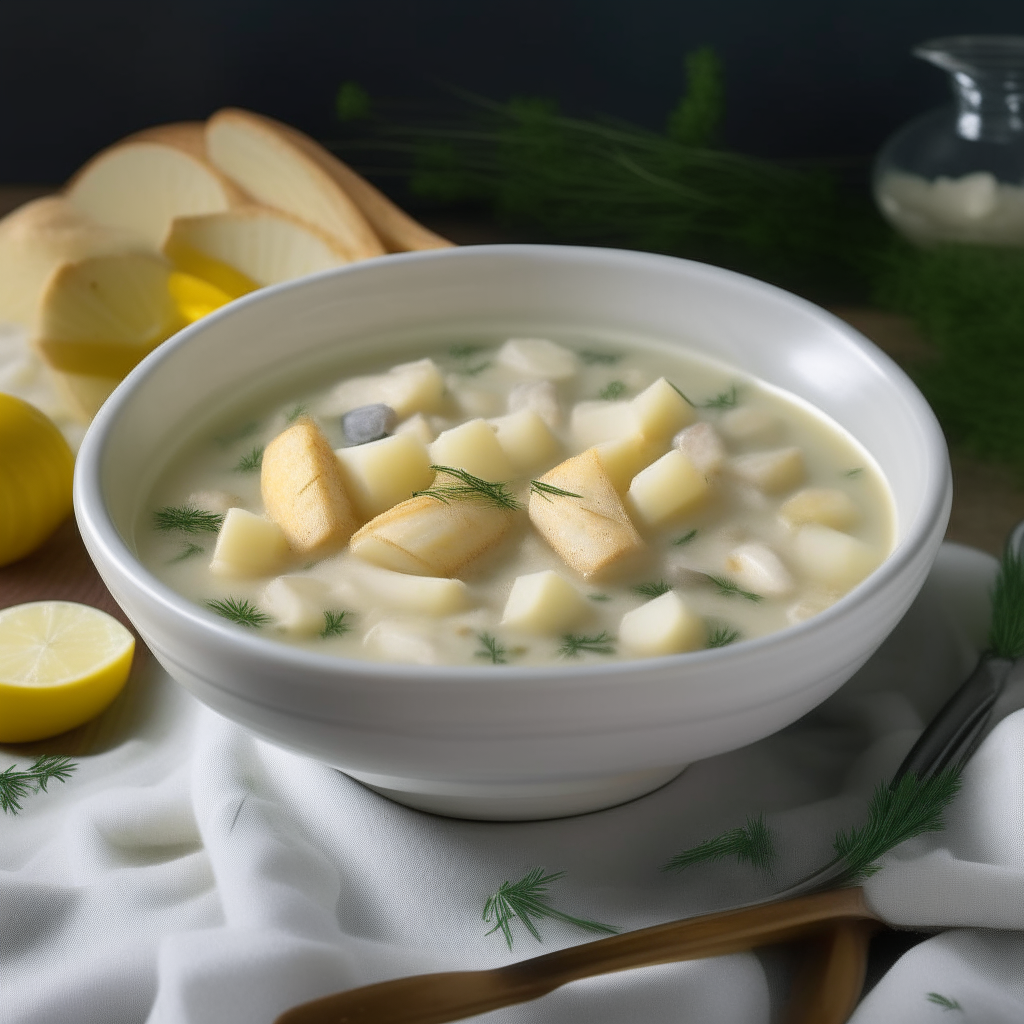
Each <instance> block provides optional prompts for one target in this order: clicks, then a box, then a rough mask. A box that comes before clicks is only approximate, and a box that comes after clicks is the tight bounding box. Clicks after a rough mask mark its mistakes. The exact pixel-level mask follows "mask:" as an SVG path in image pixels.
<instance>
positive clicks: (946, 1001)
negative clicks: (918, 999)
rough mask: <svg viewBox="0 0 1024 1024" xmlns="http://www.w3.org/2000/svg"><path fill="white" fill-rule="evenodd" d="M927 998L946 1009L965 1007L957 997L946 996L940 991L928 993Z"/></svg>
mask: <svg viewBox="0 0 1024 1024" xmlns="http://www.w3.org/2000/svg"><path fill="white" fill-rule="evenodd" d="M925 999H927V1000H928V1002H929V1003H934V1004H935V1005H936V1006H941V1007H942V1008H943V1009H944V1010H962V1009H963V1007H962V1006H961V1005H960V1004H959V1003H958V1002H957V1001H956V1000H955V999H950V998H949V996H944V995H942V994H941V993H940V992H929V993H928V995H926V996H925Z"/></svg>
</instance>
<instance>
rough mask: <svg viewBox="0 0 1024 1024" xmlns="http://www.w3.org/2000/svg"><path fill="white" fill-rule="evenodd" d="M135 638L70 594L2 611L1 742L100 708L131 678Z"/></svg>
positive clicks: (34, 736) (53, 731) (49, 729)
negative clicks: (58, 599)
mask: <svg viewBox="0 0 1024 1024" xmlns="http://www.w3.org/2000/svg"><path fill="white" fill-rule="evenodd" d="M134 653H135V638H134V637H133V636H132V634H131V633H130V632H129V631H128V630H127V629H125V628H124V626H122V625H121V623H120V622H118V621H117V620H116V619H114V618H112V617H111V616H110V615H107V613H106V612H101V611H100V610H99V609H97V608H90V607H89V606H88V605H84V604H75V603H73V602H71V601H36V602H33V603H32V604H19V605H15V606H14V607H13V608H5V609H3V611H0V743H25V742H28V741H30V740H40V739H45V738H46V737H47V736H56V735H57V734H58V733H62V732H66V731H67V730H68V729H73V728H75V726H77V725H81V724H82V723H83V722H87V721H88V720H89V719H90V718H93V717H95V716H96V715H98V714H99V713H100V712H101V711H102V710H103V709H104V708H105V707H107V705H108V704H110V702H111V701H112V700H113V699H114V698H115V697H116V696H117V695H118V693H120V691H121V688H122V687H123V686H124V684H125V682H126V681H127V679H128V673H129V671H130V670H131V667H132V657H133V655H134Z"/></svg>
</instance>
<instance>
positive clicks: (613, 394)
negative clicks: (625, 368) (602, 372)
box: [597, 380, 626, 402]
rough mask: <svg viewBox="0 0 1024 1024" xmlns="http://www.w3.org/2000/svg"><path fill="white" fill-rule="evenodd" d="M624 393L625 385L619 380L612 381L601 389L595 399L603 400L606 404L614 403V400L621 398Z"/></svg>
mask: <svg viewBox="0 0 1024 1024" xmlns="http://www.w3.org/2000/svg"><path fill="white" fill-rule="evenodd" d="M625 393H626V385H625V384H623V383H622V381H621V380H613V381H611V382H610V383H608V384H606V385H605V386H604V387H603V388H601V390H600V391H599V392H598V395H597V397H598V398H603V399H604V400H605V401H606V402H614V401H615V399H616V398H621V397H622V396H623V395H624V394H625Z"/></svg>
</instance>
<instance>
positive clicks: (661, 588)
mask: <svg viewBox="0 0 1024 1024" xmlns="http://www.w3.org/2000/svg"><path fill="white" fill-rule="evenodd" d="M629 589H630V590H632V591H633V593H634V594H639V595H640V596H641V597H661V595H662V594H667V593H668V592H669V591H670V590H671V589H672V587H671V586H670V585H669V584H668V583H666V582H665V581H664V580H650V581H648V582H647V583H638V584H637V585H636V586H635V587H630V588H629Z"/></svg>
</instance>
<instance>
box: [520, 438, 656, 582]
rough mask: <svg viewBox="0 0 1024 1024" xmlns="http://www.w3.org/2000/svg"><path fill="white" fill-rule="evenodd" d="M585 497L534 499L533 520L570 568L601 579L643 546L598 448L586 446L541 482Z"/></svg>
mask: <svg viewBox="0 0 1024 1024" xmlns="http://www.w3.org/2000/svg"><path fill="white" fill-rule="evenodd" d="M540 480H541V483H545V484H550V485H551V486H553V487H558V488H561V489H562V490H563V491H569V492H571V493H572V494H578V495H581V497H578V498H576V497H565V496H562V495H545V494H538V493H536V492H534V493H533V494H531V495H530V506H529V511H530V520H531V521H532V523H533V525H534V526H535V527H536V528H537V530H538V532H539V533H540V535H541V536H542V537H543V538H544V539H545V540H546V541H547V542H548V543H549V544H550V545H551V546H552V547H553V548H554V549H555V551H556V552H558V554H559V556H560V557H561V558H562V560H563V561H564V562H565V563H566V565H568V566H569V567H570V568H572V569H575V570H576V572H578V573H579V574H580V575H581V576H583V578H584V579H591V578H592V577H595V576H600V575H602V574H604V573H606V572H607V571H608V570H610V569H612V568H613V567H615V566H617V565H618V564H619V563H621V562H623V561H624V560H626V559H629V558H630V557H631V556H633V555H637V554H639V553H640V552H641V551H642V550H643V549H644V547H645V545H644V542H643V540H642V538H641V537H640V534H638V533H637V532H636V528H635V527H634V526H633V523H632V521H631V520H630V518H629V515H628V513H627V512H626V509H625V506H624V505H623V504H622V499H621V498H620V497H619V494H618V492H617V491H616V490H615V486H614V484H613V483H612V481H611V478H610V477H609V476H608V473H607V471H606V470H605V468H604V465H603V464H602V462H601V457H600V455H599V454H598V452H597V450H596V449H594V448H588V449H587V450H586V451H585V452H583V453H581V454H580V455H575V456H573V457H572V458H571V459H566V460H565V462H562V463H559V465H557V466H555V467H554V469H551V470H549V471H548V472H547V473H545V474H544V475H543V476H542V477H541V478H540Z"/></svg>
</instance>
